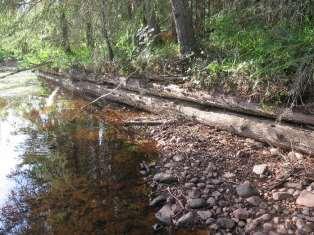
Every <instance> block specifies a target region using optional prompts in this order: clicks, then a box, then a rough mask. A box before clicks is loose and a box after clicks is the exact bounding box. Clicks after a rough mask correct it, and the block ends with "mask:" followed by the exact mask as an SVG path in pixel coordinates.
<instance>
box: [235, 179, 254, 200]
mask: <svg viewBox="0 0 314 235" xmlns="http://www.w3.org/2000/svg"><path fill="white" fill-rule="evenodd" d="M236 190H237V193H238V195H239V196H240V197H243V198H248V197H251V196H255V195H259V193H258V191H257V190H256V188H255V187H254V186H253V185H252V184H251V183H250V182H249V181H245V182H244V183H243V184H240V185H238V186H237V187H236Z"/></svg>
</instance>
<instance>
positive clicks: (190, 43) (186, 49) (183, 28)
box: [171, 0, 195, 55]
mask: <svg viewBox="0 0 314 235" xmlns="http://www.w3.org/2000/svg"><path fill="white" fill-rule="evenodd" d="M171 5H172V12H173V15H174V19H175V24H176V31H177V37H178V42H179V43H180V47H181V54H182V55H186V54H189V53H191V52H193V51H194V49H195V37H194V31H193V25H192V18H191V13H190V10H189V6H188V2H187V0H171Z"/></svg>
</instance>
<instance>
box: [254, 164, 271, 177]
mask: <svg viewBox="0 0 314 235" xmlns="http://www.w3.org/2000/svg"><path fill="white" fill-rule="evenodd" d="M267 169H268V166H267V164H260V165H255V166H254V167H253V173H255V174H257V175H264V174H265V173H266V171H267Z"/></svg>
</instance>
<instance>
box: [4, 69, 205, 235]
mask: <svg viewBox="0 0 314 235" xmlns="http://www.w3.org/2000/svg"><path fill="white" fill-rule="evenodd" d="M43 88H44V86H42V85H41V84H40V83H39V81H38V80H37V79H36V78H34V77H32V76H29V74H22V75H21V76H20V77H18V76H14V77H12V78H10V79H6V80H1V81H0V151H1V155H0V156H1V158H0V187H1V188H0V191H1V194H0V204H1V208H0V234H32V235H37V234H38V235H46V234H47V235H50V234H54V235H59V234H60V235H80V234H84V235H85V234H86V235H92V234H96V235H98V234H99V235H101V234H105V235H107V234H108V235H150V234H153V232H152V228H151V226H152V225H153V224H154V223H155V219H154V218H153V216H152V215H153V213H151V211H150V210H149V208H148V207H147V205H148V202H147V198H148V197H147V194H148V189H147V188H146V186H145V184H144V182H143V181H142V179H141V177H140V175H139V174H138V169H137V168H138V167H139V165H140V162H142V161H150V159H151V158H152V157H153V156H154V155H155V152H156V151H155V146H154V143H151V142H149V141H146V140H136V143H135V139H136V138H135V137H136V134H135V133H134V132H132V131H130V130H125V129H123V128H117V127H116V126H117V125H116V124H119V123H120V122H121V119H124V118H126V116H132V115H133V114H131V113H128V114H127V115H121V113H117V112H114V111H108V110H106V112H103V111H101V112H99V111H96V110H94V108H91V107H88V109H90V110H88V111H86V112H78V111H79V110H80V107H83V106H85V105H86V102H84V101H82V100H77V99H73V98H72V99H68V100H66V99H61V98H62V97H65V95H64V94H63V95H62V96H60V95H59V97H58V99H57V100H58V102H53V100H54V98H56V96H57V92H58V90H55V92H52V94H51V96H50V98H48V99H46V97H47V96H48V95H49V94H46V92H45V89H43ZM59 93H60V91H59ZM47 102H48V104H49V105H47ZM78 114H79V115H78ZM74 117H75V118H74ZM104 118H105V119H106V121H103V120H104ZM108 122H110V123H111V125H109V124H108ZM113 123H114V125H113ZM13 169H14V170H13ZM9 173H10V179H7V178H6V175H8V174H9ZM9 191H11V193H10V194H9V195H8V193H9ZM165 233H166V231H165ZM169 234H174V233H173V232H172V233H169ZM175 234H177V235H179V234H180V235H185V234H194V235H205V234H207V233H206V232H205V231H195V232H193V233H191V232H189V231H180V232H176V233H175Z"/></svg>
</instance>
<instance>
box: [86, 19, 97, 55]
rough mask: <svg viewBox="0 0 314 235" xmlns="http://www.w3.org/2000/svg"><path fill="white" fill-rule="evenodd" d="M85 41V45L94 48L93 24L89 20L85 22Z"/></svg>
mask: <svg viewBox="0 0 314 235" xmlns="http://www.w3.org/2000/svg"><path fill="white" fill-rule="evenodd" d="M86 41H87V46H88V47H89V48H90V49H92V50H93V49H94V48H95V40H94V29H93V24H92V22H91V21H90V20H87V23H86Z"/></svg>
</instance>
